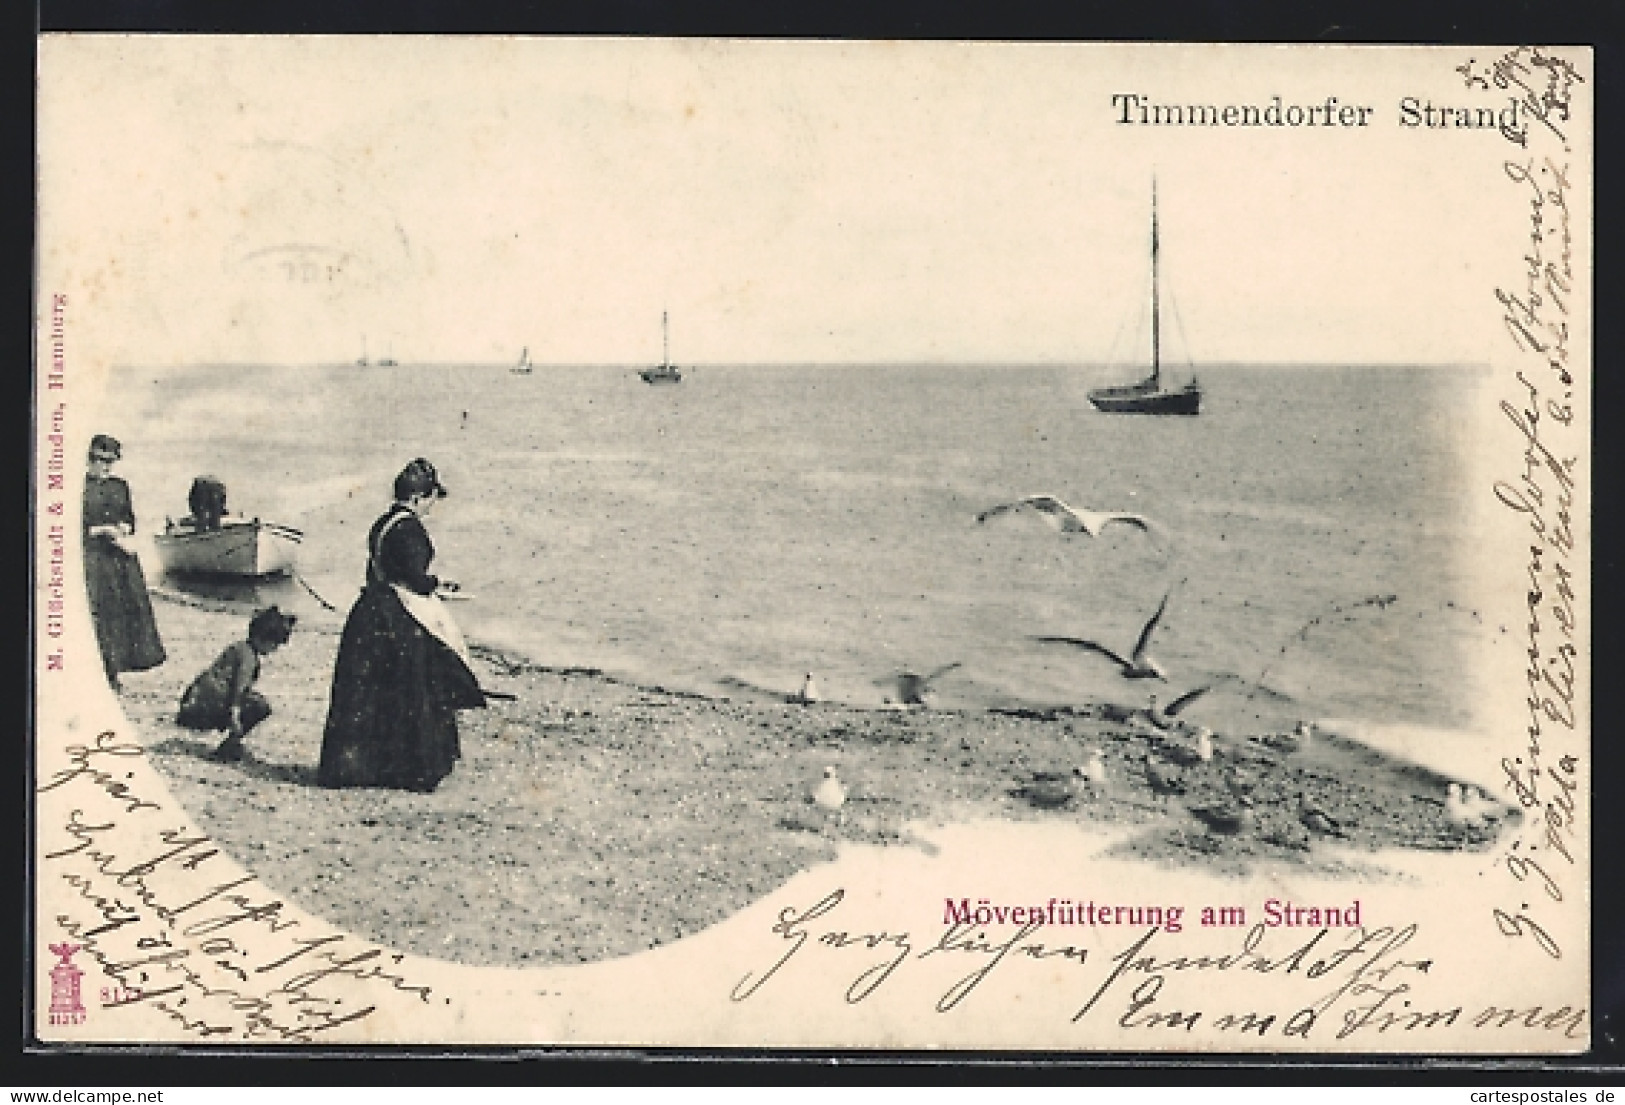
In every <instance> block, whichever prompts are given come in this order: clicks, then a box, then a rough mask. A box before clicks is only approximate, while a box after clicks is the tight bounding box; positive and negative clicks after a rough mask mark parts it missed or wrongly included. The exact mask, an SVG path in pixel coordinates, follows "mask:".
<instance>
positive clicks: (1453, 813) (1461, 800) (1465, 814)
mask: <svg viewBox="0 0 1625 1105" xmlns="http://www.w3.org/2000/svg"><path fill="white" fill-rule="evenodd" d="M1444 815H1445V817H1446V818H1448V819H1449V820H1450V822H1451V823H1452V824H1455V825H1477V824H1479V823H1480V822H1481V821H1483V820H1484V815H1483V813H1481V812H1480V811H1479V810H1477V809H1475V808H1474V807H1473V803H1472V802H1470V801H1469V800H1468V798H1467V792H1466V791H1465V790H1463V789H1462V786H1461V784H1460V783H1451V784H1450V785H1449V786H1447V787H1445V791H1444Z"/></svg>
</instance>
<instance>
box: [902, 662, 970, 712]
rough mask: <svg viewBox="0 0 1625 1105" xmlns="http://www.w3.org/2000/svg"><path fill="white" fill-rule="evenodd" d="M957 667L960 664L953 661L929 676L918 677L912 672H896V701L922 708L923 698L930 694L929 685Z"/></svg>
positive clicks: (918, 675)
mask: <svg viewBox="0 0 1625 1105" xmlns="http://www.w3.org/2000/svg"><path fill="white" fill-rule="evenodd" d="M959 666H960V662H959V661H958V660H955V661H954V662H953V663H951V664H944V665H943V666H942V667H940V668H938V669H937V670H936V671H934V672H932V673H931V674H930V675H920V674H918V673H916V672H912V671H901V672H898V673H897V676H896V683H897V701H898V702H899V703H901V704H902V705H904V706H924V705H925V696H926V695H928V694H930V693H931V684H932V683H934V682H935V681H936V680H938V679H940V678H941V677H942V676H944V675H947V674H948V673H949V672H951V671H953V670H954V669H955V668H957V667H959Z"/></svg>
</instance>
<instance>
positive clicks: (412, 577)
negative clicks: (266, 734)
mask: <svg viewBox="0 0 1625 1105" xmlns="http://www.w3.org/2000/svg"><path fill="white" fill-rule="evenodd" d="M445 494H446V489H445V488H444V487H442V486H441V484H440V479H439V477H438V476H437V474H436V473H435V470H434V466H433V465H432V464H430V463H429V462H428V461H426V460H422V459H418V460H414V461H413V462H412V463H411V464H409V465H407V466H406V468H405V469H404V470H403V471H402V472H401V474H400V475H399V476H397V477H396V478H395V503H394V505H392V506H391V507H390V508H389V510H387V511H386V512H385V513H384V515H383V517H381V518H379V519H378V521H376V522H375V523H373V526H372V531H371V532H370V533H369V534H368V537H367V549H368V560H367V581H366V585H365V586H364V587H363V588H362V591H361V597H360V598H358V599H357V600H356V603H355V606H353V607H351V609H350V616H349V618H348V619H347V620H346V621H345V623H344V634H343V636H342V637H341V638H340V640H339V654H338V661H337V663H336V664H335V666H334V670H333V693H332V697H331V699H330V701H329V703H328V709H327V726H326V729H325V731H324V732H323V734H322V758H321V765H320V767H319V768H318V769H317V774H316V778H317V781H318V782H319V783H320V784H321V785H322V786H329V787H392V788H395V789H399V790H416V791H425V792H427V791H431V790H433V789H434V788H435V787H436V786H438V785H439V783H440V780H442V779H444V778H445V777H446V776H447V775H449V774H450V773H451V769H452V767H453V766H455V764H456V762H457V759H458V758H459V756H460V755H461V748H460V746H459V743H458V737H457V711H458V710H466V709H471V708H473V707H476V706H484V705H485V694H484V692H482V691H481V690H480V686H479V682H478V680H477V679H476V678H475V676H474V673H473V672H472V671H471V670H470V669H469V667H468V662H467V659H466V653H464V651H463V648H462V639H461V637H459V636H457V634H456V629H455V627H454V626H450V624H449V619H445V620H444V621H438V622H437V621H436V617H437V616H439V617H441V618H443V614H441V613H440V611H441V608H440V607H439V605H438V599H436V598H435V597H434V596H435V594H436V592H437V591H439V590H455V584H450V583H446V582H443V581H441V580H440V579H438V578H437V577H436V576H433V575H431V574H430V573H429V564H430V562H431V561H432V560H433V559H434V544H433V543H432V542H431V541H430V540H429V534H428V531H427V530H425V529H424V527H423V518H424V516H425V515H427V514H428V513H429V512H430V510H431V508H432V507H433V506H434V504H435V502H436V501H438V500H439V499H442V498H444V497H445Z"/></svg>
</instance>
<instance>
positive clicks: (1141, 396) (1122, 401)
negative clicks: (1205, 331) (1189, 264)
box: [1089, 182, 1202, 415]
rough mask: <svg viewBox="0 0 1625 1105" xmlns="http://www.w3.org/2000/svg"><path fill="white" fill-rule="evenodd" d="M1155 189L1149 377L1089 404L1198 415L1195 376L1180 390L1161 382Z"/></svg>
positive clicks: (1093, 395) (1109, 409)
mask: <svg viewBox="0 0 1625 1105" xmlns="http://www.w3.org/2000/svg"><path fill="white" fill-rule="evenodd" d="M1157 253H1158V243H1157V186H1156V184H1155V182H1153V183H1152V185H1151V375H1149V376H1147V377H1146V378H1145V379H1143V380H1141V381H1139V382H1138V383H1133V384H1119V385H1117V386H1115V387H1103V388H1095V389H1094V390H1092V391H1091V392H1089V402H1090V403H1092V404H1094V406H1095V409H1096V410H1099V411H1104V412H1106V413H1108V414H1186V415H1193V414H1199V413H1201V410H1202V385H1201V384H1200V383H1198V382H1197V379H1196V377H1195V376H1194V375H1192V376H1191V378H1190V381H1189V382H1188V383H1186V384H1185V385H1184V386H1183V387H1177V388H1170V387H1166V386H1164V384H1163V380H1162V341H1161V338H1162V333H1161V324H1162V296H1161V291H1162V289H1161V286H1160V285H1159V283H1158V272H1157V263H1158V257H1157Z"/></svg>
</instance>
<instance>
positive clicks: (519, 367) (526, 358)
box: [508, 345, 531, 376]
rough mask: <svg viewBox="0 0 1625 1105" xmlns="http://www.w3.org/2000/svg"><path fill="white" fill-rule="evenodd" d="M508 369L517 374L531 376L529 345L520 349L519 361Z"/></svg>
mask: <svg viewBox="0 0 1625 1105" xmlns="http://www.w3.org/2000/svg"><path fill="white" fill-rule="evenodd" d="M508 371H509V372H512V373H513V374H514V375H516V376H529V375H530V371H531V364H530V346H528V345H527V346H525V348H523V349H521V350H520V351H519V363H518V364H516V365H514V366H513V367H512V368H510V369H509V370H508Z"/></svg>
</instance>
